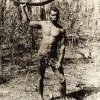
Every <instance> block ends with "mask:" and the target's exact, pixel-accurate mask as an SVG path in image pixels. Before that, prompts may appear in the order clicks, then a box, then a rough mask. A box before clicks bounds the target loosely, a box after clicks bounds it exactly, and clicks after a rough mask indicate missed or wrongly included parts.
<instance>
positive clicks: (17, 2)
mask: <svg viewBox="0 0 100 100" xmlns="http://www.w3.org/2000/svg"><path fill="white" fill-rule="evenodd" d="M52 1H54V0H47V1H42V2H38V3H33V2H20V1H14V3H15V4H27V5H31V6H43V5H46V4H48V3H50V2H52Z"/></svg>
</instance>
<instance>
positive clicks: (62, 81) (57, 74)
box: [51, 66, 66, 98]
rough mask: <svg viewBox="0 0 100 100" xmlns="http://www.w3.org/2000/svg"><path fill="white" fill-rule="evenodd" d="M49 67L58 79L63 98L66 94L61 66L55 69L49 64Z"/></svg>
mask: <svg viewBox="0 0 100 100" xmlns="http://www.w3.org/2000/svg"><path fill="white" fill-rule="evenodd" d="M51 68H52V70H53V72H54V73H55V75H56V77H57V78H58V80H59V83H60V94H61V97H63V98H65V96H66V80H65V77H64V71H63V68H62V67H60V68H58V69H56V68H55V66H51Z"/></svg>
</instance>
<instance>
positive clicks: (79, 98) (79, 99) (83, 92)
mask: <svg viewBox="0 0 100 100" xmlns="http://www.w3.org/2000/svg"><path fill="white" fill-rule="evenodd" d="M98 92H100V87H84V88H83V89H80V90H79V91H74V92H71V93H68V94H66V98H68V100H69V99H71V98H74V100H84V98H85V97H87V96H90V95H92V94H95V93H98ZM60 98H61V97H60V96H57V97H55V98H53V99H51V100H56V99H60ZM71 100H72V99H71Z"/></svg>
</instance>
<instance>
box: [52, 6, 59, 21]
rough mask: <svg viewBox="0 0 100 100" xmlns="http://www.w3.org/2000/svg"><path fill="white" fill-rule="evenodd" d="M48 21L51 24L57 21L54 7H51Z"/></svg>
mask: <svg viewBox="0 0 100 100" xmlns="http://www.w3.org/2000/svg"><path fill="white" fill-rule="evenodd" d="M50 20H51V21H52V22H57V21H58V20H59V10H58V9H57V8H56V7H51V9H50Z"/></svg>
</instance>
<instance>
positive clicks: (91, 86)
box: [0, 47, 100, 100]
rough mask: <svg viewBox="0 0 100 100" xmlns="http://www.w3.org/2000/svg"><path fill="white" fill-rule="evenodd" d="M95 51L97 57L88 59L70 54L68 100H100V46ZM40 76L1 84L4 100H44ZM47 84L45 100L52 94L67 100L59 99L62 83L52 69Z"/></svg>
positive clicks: (0, 94)
mask: <svg viewBox="0 0 100 100" xmlns="http://www.w3.org/2000/svg"><path fill="white" fill-rule="evenodd" d="M93 52H95V54H93V57H94V58H86V59H83V58H82V55H80V54H78V53H73V54H72V53H71V56H70V53H69V52H67V53H66V55H65V60H64V65H63V67H64V72H65V78H66V87H67V93H66V100H100V67H99V55H98V54H99V52H100V50H99V47H97V51H93ZM93 52H92V53H93ZM76 56H77V58H76ZM78 56H79V58H78ZM37 77H38V75H37V71H34V72H30V73H27V74H25V75H22V76H19V77H17V78H14V79H12V80H10V81H9V82H7V83H5V84H2V85H0V100H40V98H39V94H38V92H37V89H36V85H37ZM44 84H45V88H44V99H45V100H49V97H50V94H51V93H52V94H53V95H54V96H55V98H54V100H63V99H61V98H60V97H59V91H58V89H59V83H58V81H57V78H56V76H55V75H54V73H53V72H52V70H51V68H47V70H46V74H45V81H44Z"/></svg>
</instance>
